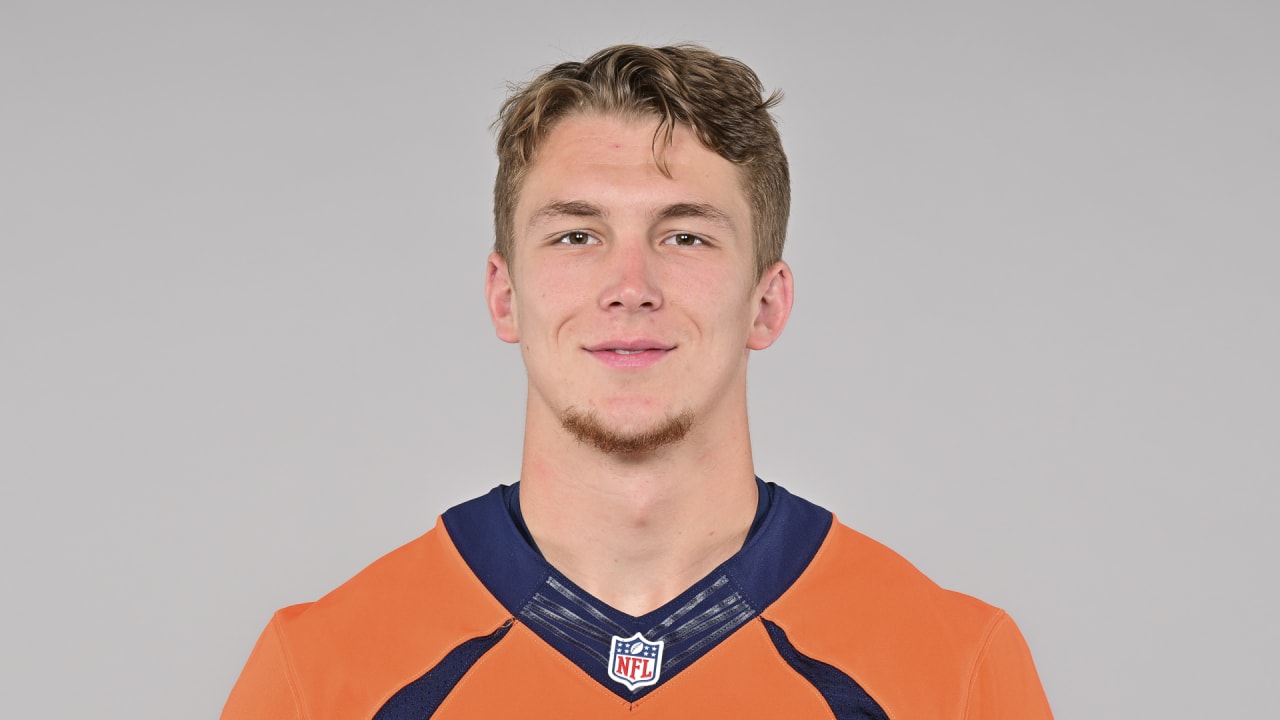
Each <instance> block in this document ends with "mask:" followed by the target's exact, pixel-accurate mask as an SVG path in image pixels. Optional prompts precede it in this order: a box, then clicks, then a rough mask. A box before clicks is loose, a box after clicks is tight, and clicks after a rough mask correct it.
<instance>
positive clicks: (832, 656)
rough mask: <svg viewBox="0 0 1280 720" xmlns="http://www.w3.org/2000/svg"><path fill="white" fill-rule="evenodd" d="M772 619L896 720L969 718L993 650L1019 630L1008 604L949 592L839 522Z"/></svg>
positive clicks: (799, 648) (802, 648) (768, 613)
mask: <svg viewBox="0 0 1280 720" xmlns="http://www.w3.org/2000/svg"><path fill="white" fill-rule="evenodd" d="M764 616H765V618H766V619H767V620H769V621H771V622H774V623H776V624H777V625H778V626H779V627H781V628H782V630H783V631H784V632H785V633H786V635H787V639H788V641H789V642H790V643H791V644H792V645H794V647H795V648H796V650H797V651H798V652H800V653H802V654H804V655H806V656H808V657H811V658H814V659H817V660H820V661H822V662H825V663H827V664H830V665H832V666H834V667H836V668H838V669H840V670H841V671H842V672H844V673H845V674H846V675H848V676H849V677H851V678H853V679H854V680H855V681H856V682H857V683H858V684H859V685H861V686H862V687H863V688H864V689H865V690H866V691H867V692H869V693H870V694H871V695H872V696H873V697H875V698H876V699H877V700H878V701H879V702H880V703H881V704H882V705H883V706H884V707H885V709H886V710H888V711H889V712H890V715H891V716H895V717H916V716H919V717H958V716H960V714H961V713H962V712H963V708H964V706H965V703H966V702H967V699H968V694H969V691H970V685H971V684H972V678H973V676H974V673H975V670H976V668H977V667H978V665H979V663H980V661H981V659H982V658H983V656H984V654H985V652H986V647H987V645H988V644H989V643H990V642H991V639H992V637H994V636H996V635H998V634H999V630H1000V628H1001V627H1002V626H1004V625H1006V624H1008V625H1009V626H1012V621H1010V620H1009V619H1008V616H1007V615H1005V613H1004V612H1003V611H1002V610H1000V609H999V608H996V607H993V606H991V605H988V604H987V603H985V602H982V601H981V600H978V599H977V598H974V597H970V596H968V595H964V594H962V593H958V592H953V591H951V590H947V589H945V588H942V587H940V586H939V585H937V584H936V583H934V582H933V581H932V580H930V579H929V578H928V577H926V576H925V574H924V573H922V572H920V570H918V569H917V568H916V567H915V566H914V565H912V564H911V563H910V562H908V561H907V560H906V559H905V558H903V557H902V556H901V555H899V554H898V553H896V552H894V551H893V550H891V549H889V548H888V547H885V546H884V545H882V544H880V543H878V542H876V541H875V540H872V539H871V538H869V537H867V536H866V535H863V534H862V533H859V532H857V531H856V530H853V529H851V528H849V527H846V526H844V525H842V524H840V523H839V522H834V523H832V525H831V529H830V531H829V532H828V533H827V536H826V538H825V539H824V541H823V543H822V545H821V547H820V548H819V549H818V552H817V553H816V554H815V555H814V557H813V560H812V561H811V562H810V563H809V566H808V567H807V568H806V569H805V571H804V573H803V574H802V575H801V576H800V578H799V579H798V580H797V581H796V582H795V583H794V584H793V585H792V586H791V587H790V588H789V589H788V591H787V592H786V593H785V594H783V595H782V597H780V598H779V599H778V601H777V602H776V603H774V605H773V606H771V607H770V608H768V609H767V610H766V611H765V612H764Z"/></svg>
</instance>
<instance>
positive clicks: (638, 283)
mask: <svg viewBox="0 0 1280 720" xmlns="http://www.w3.org/2000/svg"><path fill="white" fill-rule="evenodd" d="M658 260H659V258H658V257H657V250H656V248H654V247H652V246H651V244H650V243H649V242H648V241H647V240H643V239H639V238H635V239H619V240H618V241H615V242H614V244H613V246H612V247H610V248H609V249H608V250H607V257H606V259H605V264H606V266H607V273H606V276H605V277H606V281H605V284H604V287H603V288H602V291H601V294H600V307H601V308H603V309H606V310H614V309H621V310H627V311H632V312H634V311H637V310H657V309H658V308H659V307H662V290H661V289H660V287H659V283H658V273H657V270H658V268H657V263H658Z"/></svg>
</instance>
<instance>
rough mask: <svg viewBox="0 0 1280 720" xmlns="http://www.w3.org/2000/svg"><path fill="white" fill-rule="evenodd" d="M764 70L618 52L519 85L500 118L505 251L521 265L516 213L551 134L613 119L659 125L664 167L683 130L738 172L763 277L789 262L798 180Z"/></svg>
mask: <svg viewBox="0 0 1280 720" xmlns="http://www.w3.org/2000/svg"><path fill="white" fill-rule="evenodd" d="M779 99H780V96H779V95H778V93H776V92H775V93H773V94H771V95H768V96H765V95H764V93H763V86H762V85H761V83H760V79H759V78H758V77H757V76H756V74H755V72H754V71H752V70H751V68H749V67H747V66H746V65H744V64H742V63H741V62H738V61H737V60H734V59H733V58H728V57H724V56H721V55H717V54H715V53H713V52H711V51H710V50H707V49H705V48H702V47H699V46H696V45H678V46H673V47H662V48H649V47H641V46H636V45H617V46H614V47H610V48H606V49H604V50H601V51H600V52H598V53H596V54H594V55H592V56H591V57H589V58H587V59H586V60H585V61H583V62H580V63H579V62H567V63H561V64H560V65H557V66H556V67H554V68H552V69H551V70H548V71H547V72H545V73H543V74H541V75H539V76H538V77H537V78H536V79H535V80H533V82H531V83H529V84H528V85H525V86H523V87H521V88H519V89H518V90H517V91H516V92H515V93H514V94H513V95H512V96H511V97H509V98H508V99H507V101H506V102H505V103H504V104H503V106H502V110H501V112H500V114H499V117H498V122H497V125H498V128H499V131H498V175H497V180H496V182H495V183H494V206H493V213H494V231H495V234H496V242H495V244H494V249H495V251H496V252H497V253H498V254H499V255H501V256H502V257H503V259H505V260H506V261H507V262H508V263H510V262H512V261H513V260H514V257H513V255H514V237H515V227H514V223H515V209H516V205H517V203H518V201H519V196H520V191H521V188H522V185H523V181H524V178H525V175H526V173H527V172H528V169H529V167H530V165H531V164H532V163H534V162H536V159H537V154H538V149H539V147H540V146H541V144H542V141H543V140H544V139H545V138H546V136H547V134H548V133H549V132H550V131H551V129H552V128H554V127H555V126H556V125H557V124H558V123H559V122H560V121H562V120H563V119H565V118H566V117H570V116H574V115H582V114H597V115H611V116H618V117H622V118H627V119H637V120H641V119H645V118H653V119H656V120H657V121H658V126H657V130H656V131H655V133H654V137H653V157H654V162H655V163H656V164H657V165H658V167H659V168H660V169H662V170H663V171H664V172H665V163H664V160H663V157H664V153H665V149H666V147H667V146H668V145H669V144H670V142H671V138H672V133H673V132H674V130H675V127H676V125H677V124H682V125H685V126H687V127H689V128H690V129H692V130H693V133H694V135H695V136H696V137H697V139H698V140H699V141H700V142H701V143H702V144H703V145H704V146H706V147H707V148H708V149H710V150H711V151H713V152H715V153H716V154H717V155H720V156H721V157H723V158H725V159H726V160H728V161H729V162H731V163H733V164H734V165H735V166H737V168H738V170H739V174H740V181H741V183H742V189H743V192H744V193H745V195H746V197H747V200H748V202H749V203H750V205H751V219H752V226H753V227H752V231H753V241H754V244H755V268H756V276H757V277H759V275H760V274H761V273H763V272H764V270H765V269H766V268H768V267H770V266H771V265H773V264H774V263H776V262H777V261H778V260H780V259H781V258H782V245H783V242H784V240H785V239H786V232H787V216H788V213H789V212H790V206H791V183H790V178H789V175H788V170H787V157H786V155H785V154H784V153H783V151H782V141H781V139H780V137H779V135H778V129H777V127H776V126H775V124H774V121H773V118H772V116H771V115H770V114H769V109H770V108H772V107H773V106H774V105H776V104H777V102H778V100H779Z"/></svg>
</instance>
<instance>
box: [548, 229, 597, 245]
mask: <svg viewBox="0 0 1280 720" xmlns="http://www.w3.org/2000/svg"><path fill="white" fill-rule="evenodd" d="M557 242H560V243H563V244H565V245H598V244H600V241H599V240H597V239H596V238H595V237H592V236H591V235H590V234H588V233H584V232H582V231H580V230H574V231H573V232H570V233H565V234H564V235H561V236H560V239H559V240H558V241H557Z"/></svg>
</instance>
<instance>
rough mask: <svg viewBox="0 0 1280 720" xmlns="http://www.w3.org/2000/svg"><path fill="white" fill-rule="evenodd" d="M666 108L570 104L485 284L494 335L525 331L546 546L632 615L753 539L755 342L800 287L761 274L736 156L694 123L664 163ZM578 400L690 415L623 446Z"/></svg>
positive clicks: (531, 462)
mask: <svg viewBox="0 0 1280 720" xmlns="http://www.w3.org/2000/svg"><path fill="white" fill-rule="evenodd" d="M656 127H657V121H656V119H623V118H618V117H612V116H599V115H579V116H573V117H569V118H566V119H563V120H561V121H560V122H559V123H558V124H557V125H556V127H555V128H554V129H553V130H552V131H551V132H550V133H549V134H548V136H547V137H546V138H545V140H544V142H543V144H542V145H541V147H539V149H538V154H537V156H536V158H535V161H534V163H533V165H532V166H531V168H530V170H529V172H528V174H527V177H526V179H525V182H524V185H523V187H522V188H521V194H520V199H519V202H518V204H517V207H516V213H515V246H514V250H513V257H512V262H511V264H508V263H507V262H506V261H505V260H504V259H503V258H502V257H500V256H498V255H497V254H494V255H491V256H490V257H489V264H488V272H487V277H486V283H485V292H486V296H487V299H488V305H489V311H490V316H491V318H492V320H493V324H494V328H495V330H496V332H497V335H498V337H499V338H501V339H502V340H504V341H506V342H511V343H519V344H520V348H521V352H522V354H523V357H524V362H525V367H526V369H527V372H528V398H527V409H526V420H525V438H524V457H523V464H522V467H521V474H520V479H521V486H520V502H521V509H522V511H523V513H524V517H525V521H526V523H527V524H528V526H529V531H530V533H531V534H532V535H533V538H534V540H535V541H536V542H537V544H538V547H539V549H540V550H541V551H542V552H543V555H544V556H545V557H546V559H547V561H548V562H550V563H551V564H552V565H553V566H555V567H556V568H557V569H559V570H560V571H561V572H563V573H564V574H565V575H566V576H567V577H569V578H570V579H571V580H573V581H574V582H575V583H577V584H578V585H580V586H581V587H582V588H584V589H585V590H587V591H588V592H590V593H591V594H592V595H595V596H596V597H597V598H599V599H601V600H603V601H604V602H607V603H609V604H610V605H611V606H613V607H615V608H617V609H619V610H622V611H624V612H627V613H630V614H632V615H641V614H644V613H646V612H649V611H651V610H654V609H656V608H657V607H659V606H661V605H662V604H663V603H665V602H667V601H669V600H671V599H672V598H674V597H675V596H676V595H678V594H679V593H680V592H682V591H684V590H685V589H687V588H688V587H689V586H691V585H693V584H694V583H695V582H697V581H698V580H700V579H701V578H702V577H704V576H705V575H706V574H707V573H709V572H710V571H711V570H713V569H714V568H715V567H716V566H717V565H719V564H720V563H722V562H724V561H725V560H727V559H728V558H729V557H731V556H732V555H733V554H734V553H735V552H737V551H738V549H739V548H740V547H741V545H742V542H743V540H744V539H745V537H746V533H747V531H748V529H749V527H750V524H751V520H752V518H753V516H754V513H755V508H756V503H757V499H758V498H757V492H756V488H755V483H754V475H755V470H754V466H753V463H752V458H751V441H750V434H749V431H748V425H747V402H746V378H747V375H746V371H747V357H748V355H749V352H750V351H751V350H761V349H764V348H766V347H768V346H769V345H771V344H772V343H773V342H774V341H775V340H776V339H777V338H778V336H779V335H780V334H781V332H782V330H783V328H784V327H785V325H786V321H787V318H788V316H789V315H790V311H791V304H792V293H793V283H792V277H791V270H790V268H788V267H787V265H786V264H785V263H782V262H779V263H777V264H775V265H774V266H773V267H771V268H769V269H767V270H766V271H765V273H764V274H763V275H762V276H761V277H760V278H759V279H758V280H757V278H756V277H755V269H754V264H753V257H754V256H753V245H752V228H751V212H750V207H749V205H748V202H747V199H746V196H745V194H744V193H743V191H742V187H741V182H740V176H739V171H738V169H737V168H736V167H735V166H734V165H733V164H732V163H730V162H729V161H727V160H725V159H724V158H721V157H720V156H718V155H716V154H715V153H714V152H712V151H710V150H708V149H707V148H705V147H704V146H702V145H701V144H700V143H699V142H698V141H697V139H696V137H695V136H694V135H693V133H692V132H691V131H690V130H689V129H688V128H686V127H683V126H680V127H677V128H676V131H675V134H674V137H673V139H672V143H671V145H669V146H668V147H667V148H666V150H665V158H666V162H667V167H668V170H669V172H670V175H671V176H670V177H666V176H664V175H663V174H662V173H661V172H660V171H659V170H658V168H657V166H656V165H655V163H654V159H653V150H652V144H651V143H652V140H653V137H654V130H655V129H656ZM619 348H620V349H625V350H628V351H629V352H628V353H626V354H621V353H618V352H614V350H615V349H619ZM566 415H575V417H578V418H582V417H587V418H589V419H590V420H591V422H592V423H594V425H593V427H594V428H595V430H597V431H599V432H603V433H605V434H606V436H608V437H611V438H614V439H624V440H626V439H634V438H636V437H639V436H642V435H644V434H645V433H653V432H654V431H662V430H664V429H669V427H670V425H671V420H672V419H673V418H684V419H686V420H691V421H692V422H691V423H689V427H688V429H687V432H684V433H683V434H682V435H680V436H679V438H678V439H675V440H670V439H668V441H667V442H665V443H659V444H658V446H657V447H648V448H646V449H643V450H638V451H630V452H627V451H623V452H619V451H616V446H615V447H614V448H613V449H614V451H613V452H609V451H606V450H607V449H608V448H607V447H606V448H604V449H602V446H600V445H599V444H597V443H593V442H591V441H584V439H583V436H582V434H581V433H575V432H571V431H570V430H569V429H566V426H565V423H564V418H565V417H566ZM624 447H625V445H624Z"/></svg>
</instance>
